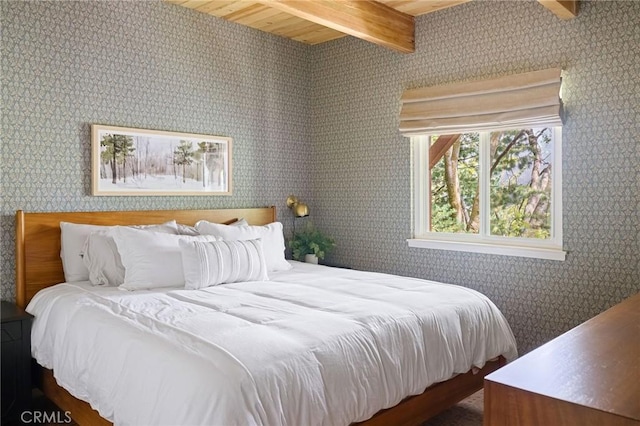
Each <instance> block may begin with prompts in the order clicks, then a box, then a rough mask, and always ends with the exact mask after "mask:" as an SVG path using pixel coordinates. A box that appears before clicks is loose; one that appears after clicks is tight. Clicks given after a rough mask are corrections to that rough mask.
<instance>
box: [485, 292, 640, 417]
mask: <svg viewBox="0 0 640 426" xmlns="http://www.w3.org/2000/svg"><path fill="white" fill-rule="evenodd" d="M484 425H485V426H533V425H551V426H556V425H557V426H560V425H576V426H578V425H579V426H603V425H607V426H618V425H625V426H626V425H636V426H637V425H640V293H639V294H636V295H635V296H632V297H630V298H628V299H626V300H625V301H623V302H622V303H620V304H618V305H616V306H614V307H612V308H611V309H609V310H607V311H605V312H603V313H602V314H600V315H598V316H596V317H594V318H592V319H590V320H589V321H587V322H585V323H583V324H581V325H579V326H577V327H576V328H574V329H572V330H570V331H568V332H567V333H565V334H563V335H561V336H559V337H557V338H555V339H554V340H552V341H550V342H549V343H547V344H545V345H543V346H541V347H539V348H538V349H536V350H534V351H532V352H530V353H528V354H526V355H524V356H522V357H521V358H519V359H517V360H515V361H514V362H512V363H510V364H508V365H506V366H505V367H503V368H501V369H499V370H497V371H495V372H493V373H491V374H489V375H488V376H486V377H485V381H484Z"/></svg>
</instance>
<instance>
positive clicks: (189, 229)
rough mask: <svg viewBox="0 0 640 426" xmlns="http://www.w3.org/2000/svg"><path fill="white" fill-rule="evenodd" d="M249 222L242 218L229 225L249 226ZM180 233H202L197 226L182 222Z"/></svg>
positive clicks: (179, 225)
mask: <svg viewBox="0 0 640 426" xmlns="http://www.w3.org/2000/svg"><path fill="white" fill-rule="evenodd" d="M247 225H249V222H247V221H246V219H244V218H240V219H238V220H236V221H235V222H232V223H230V224H229V226H247ZM178 234H180V235H200V233H199V232H198V230H197V229H196V227H195V226H189V225H183V224H181V223H179V224H178Z"/></svg>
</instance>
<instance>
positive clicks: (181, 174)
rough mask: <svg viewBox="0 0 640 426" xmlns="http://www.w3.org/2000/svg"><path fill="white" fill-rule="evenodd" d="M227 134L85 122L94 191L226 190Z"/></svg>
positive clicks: (210, 192)
mask: <svg viewBox="0 0 640 426" xmlns="http://www.w3.org/2000/svg"><path fill="white" fill-rule="evenodd" d="M231 155H232V139H231V138H229V137H224V136H211V135H200V134H194V133H178V132H169V131H162V130H148V129H134V128H129V127H116V126H106V125H101V124H92V125H91V193H92V195H96V196H131V195H144V196H154V195H156V196H166V195H231V194H232V162H231V160H232V158H231Z"/></svg>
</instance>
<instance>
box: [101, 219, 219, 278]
mask: <svg viewBox="0 0 640 426" xmlns="http://www.w3.org/2000/svg"><path fill="white" fill-rule="evenodd" d="M113 239H114V241H115V242H116V245H117V246H118V252H119V253H120V259H121V260H122V265H123V266H124V283H122V285H120V288H124V289H126V290H143V289H152V288H162V287H184V272H183V269H182V256H181V255H180V244H179V242H180V240H185V241H216V237H213V236H210V235H200V236H189V235H170V234H161V233H158V232H148V231H142V230H139V229H131V228H127V227H118V228H116V229H114V231H113Z"/></svg>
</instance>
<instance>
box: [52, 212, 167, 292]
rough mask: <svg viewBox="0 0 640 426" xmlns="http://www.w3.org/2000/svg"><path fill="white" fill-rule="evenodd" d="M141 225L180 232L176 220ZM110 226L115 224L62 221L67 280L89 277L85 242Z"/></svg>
mask: <svg viewBox="0 0 640 426" xmlns="http://www.w3.org/2000/svg"><path fill="white" fill-rule="evenodd" d="M140 227H141V228H145V229H149V228H151V229H155V230H156V231H158V230H160V231H161V232H167V233H173V234H177V233H178V226H177V224H176V222H175V221H170V222H167V223H164V224H162V225H140ZM109 228H113V226H102V225H87V224H78V223H70V222H60V258H61V259H62V269H63V270H64V279H65V281H67V282H70V283H72V282H76V281H87V280H88V279H89V269H88V268H87V266H86V265H85V264H84V261H83V260H82V257H83V256H82V254H83V249H84V244H85V242H86V241H87V238H88V237H89V235H90V234H91V233H92V232H96V231H100V230H105V229H109Z"/></svg>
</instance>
